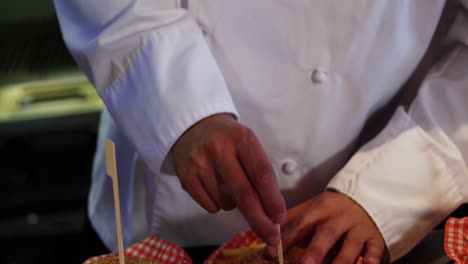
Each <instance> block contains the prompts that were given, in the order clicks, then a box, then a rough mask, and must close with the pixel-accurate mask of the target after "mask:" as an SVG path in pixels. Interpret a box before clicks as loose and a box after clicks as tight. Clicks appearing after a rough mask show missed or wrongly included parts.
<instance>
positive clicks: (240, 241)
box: [83, 230, 362, 264]
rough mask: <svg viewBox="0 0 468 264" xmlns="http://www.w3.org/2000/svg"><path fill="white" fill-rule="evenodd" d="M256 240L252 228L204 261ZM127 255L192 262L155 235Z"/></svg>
mask: <svg viewBox="0 0 468 264" xmlns="http://www.w3.org/2000/svg"><path fill="white" fill-rule="evenodd" d="M254 242H258V243H261V240H260V238H258V237H257V236H256V235H255V233H254V232H253V231H252V230H246V231H244V232H242V233H240V234H237V235H236V236H234V237H233V238H232V239H231V240H229V241H227V242H226V243H224V244H223V245H222V246H221V247H219V248H218V249H216V250H215V251H214V252H213V253H212V254H211V255H210V256H209V257H208V258H207V259H206V260H205V262H204V264H215V263H216V261H218V260H226V259H229V257H228V256H225V255H224V254H223V250H224V249H236V248H240V247H248V246H250V245H252V244H253V243H254ZM117 255H118V254H117V253H112V254H107V255H102V256H97V257H92V258H89V259H87V260H86V261H85V262H83V264H91V263H92V262H93V261H95V260H97V259H100V258H109V257H114V256H117ZM125 255H126V256H131V257H144V258H148V259H151V260H154V261H156V262H158V263H160V264H172V263H177V264H192V260H191V259H190V257H189V255H188V254H187V253H186V252H185V251H184V250H183V249H182V248H181V247H179V246H178V245H176V244H174V243H172V242H169V241H166V240H163V239H160V238H158V237H155V236H151V237H148V238H147V239H145V240H143V241H141V242H139V243H137V244H135V245H133V246H131V247H129V248H128V249H126V250H125ZM361 263H362V258H359V260H358V262H357V264H361Z"/></svg>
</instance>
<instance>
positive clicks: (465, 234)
mask: <svg viewBox="0 0 468 264" xmlns="http://www.w3.org/2000/svg"><path fill="white" fill-rule="evenodd" d="M444 248H445V253H447V256H449V257H450V258H451V259H452V260H454V261H455V263H456V264H468V217H465V218H449V219H448V220H447V222H446V223H445V238H444Z"/></svg>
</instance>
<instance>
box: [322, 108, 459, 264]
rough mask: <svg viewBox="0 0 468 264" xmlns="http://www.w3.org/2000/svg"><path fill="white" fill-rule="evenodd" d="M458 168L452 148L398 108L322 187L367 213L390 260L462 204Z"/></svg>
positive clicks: (401, 254)
mask: <svg viewBox="0 0 468 264" xmlns="http://www.w3.org/2000/svg"><path fill="white" fill-rule="evenodd" d="M463 168H464V167H463V159H462V157H461V155H460V153H458V151H457V149H456V148H453V147H452V146H448V145H441V144H439V142H435V141H434V140H432V138H430V137H429V136H428V135H427V134H426V133H425V132H424V131H423V130H422V129H421V128H420V127H419V126H417V125H416V124H415V123H414V122H413V121H412V120H411V118H410V117H409V116H408V115H407V114H406V112H404V110H402V109H401V108H400V109H398V110H397V112H396V114H395V115H394V117H393V118H392V120H391V121H390V123H389V124H388V125H387V127H386V128H385V129H384V130H383V131H382V132H381V133H380V134H379V135H378V136H377V137H376V138H375V139H374V140H372V141H371V142H369V143H368V144H367V145H365V146H364V147H363V148H362V149H360V150H359V151H358V152H357V153H356V154H355V155H354V157H353V158H352V159H351V160H350V161H349V163H348V164H347V165H346V166H345V167H344V168H343V169H342V170H341V171H340V172H339V173H338V174H337V175H336V176H335V177H334V179H333V180H332V181H331V182H330V183H329V185H328V186H327V188H328V189H333V190H336V191H339V192H341V193H344V194H346V195H347V196H349V197H350V198H351V199H353V200H354V201H355V202H357V203H358V204H360V205H361V206H362V207H363V208H364V209H365V210H366V211H367V213H368V214H369V216H370V217H371V218H372V219H373V221H374V223H375V224H376V226H377V227H378V228H379V230H380V232H381V234H382V235H383V238H384V240H385V243H386V245H387V247H388V249H389V252H390V257H391V260H392V261H394V260H396V259H398V258H399V257H401V256H403V255H404V254H406V253H407V252H409V251H410V250H411V249H412V248H413V247H414V246H415V245H416V244H417V243H418V242H419V241H421V240H422V239H423V238H424V236H425V235H426V234H427V233H429V232H430V231H431V230H432V229H433V228H434V227H435V226H436V225H437V224H438V223H440V222H441V221H442V220H443V219H444V218H445V217H446V216H447V215H449V214H450V213H451V212H452V211H453V210H455V209H456V208H457V207H458V206H459V205H460V204H461V203H462V195H461V192H460V190H459V187H460V184H459V183H458V182H457V177H460V176H463V175H464V173H465V172H464V171H463V170H464V169H463ZM465 176H466V175H465Z"/></svg>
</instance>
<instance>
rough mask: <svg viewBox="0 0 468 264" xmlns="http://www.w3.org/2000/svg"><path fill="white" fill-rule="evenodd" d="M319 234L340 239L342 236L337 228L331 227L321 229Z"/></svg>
mask: <svg viewBox="0 0 468 264" xmlns="http://www.w3.org/2000/svg"><path fill="white" fill-rule="evenodd" d="M319 232H323V233H324V234H326V235H327V236H328V237H338V236H339V235H340V231H339V230H338V229H337V228H336V227H334V226H329V225H325V226H322V227H320V229H319Z"/></svg>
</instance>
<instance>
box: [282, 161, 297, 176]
mask: <svg viewBox="0 0 468 264" xmlns="http://www.w3.org/2000/svg"><path fill="white" fill-rule="evenodd" d="M281 169H282V170H283V172H284V173H286V174H293V173H294V172H295V171H296V169H297V163H296V162H295V161H294V160H292V159H287V160H285V161H284V162H283V165H282V166H281Z"/></svg>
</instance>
